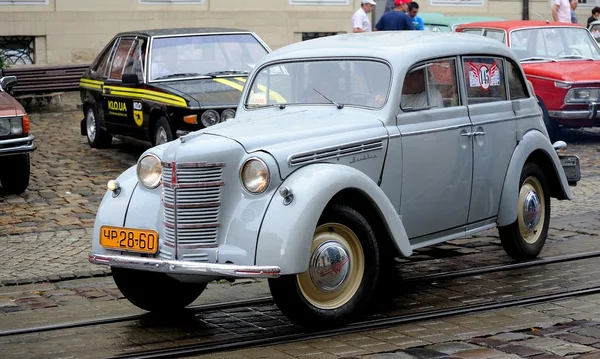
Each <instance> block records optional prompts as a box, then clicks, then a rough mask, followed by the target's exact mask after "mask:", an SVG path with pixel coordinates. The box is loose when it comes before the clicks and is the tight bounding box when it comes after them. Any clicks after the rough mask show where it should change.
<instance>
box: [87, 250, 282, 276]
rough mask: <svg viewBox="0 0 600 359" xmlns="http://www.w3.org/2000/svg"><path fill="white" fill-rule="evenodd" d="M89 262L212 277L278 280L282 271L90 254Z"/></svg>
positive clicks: (264, 267)
mask: <svg viewBox="0 0 600 359" xmlns="http://www.w3.org/2000/svg"><path fill="white" fill-rule="evenodd" d="M88 260H89V261H90V262H91V263H93V264H104V265H109V266H114V267H121V268H129V269H138V270H145V271H152V272H162V273H168V274H191V275H203V276H210V277H230V278H278V277H279V276H280V272H281V269H280V268H279V267H277V266H242V265H236V264H216V263H201V262H190V261H173V260H165V259H157V258H146V257H132V256H123V255H106V254H95V253H90V254H89V255H88Z"/></svg>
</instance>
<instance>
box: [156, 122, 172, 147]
mask: <svg viewBox="0 0 600 359" xmlns="http://www.w3.org/2000/svg"><path fill="white" fill-rule="evenodd" d="M170 141H173V131H171V126H170V125H169V121H167V118H166V117H164V116H163V117H161V118H159V119H158V121H157V122H156V126H155V127H154V141H153V143H152V144H153V145H154V146H158V145H162V144H163V143H167V142H170Z"/></svg>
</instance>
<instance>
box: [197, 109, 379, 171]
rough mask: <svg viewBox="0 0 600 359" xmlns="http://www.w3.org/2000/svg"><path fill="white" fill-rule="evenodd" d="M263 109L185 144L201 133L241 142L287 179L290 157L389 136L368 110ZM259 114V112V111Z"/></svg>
mask: <svg viewBox="0 0 600 359" xmlns="http://www.w3.org/2000/svg"><path fill="white" fill-rule="evenodd" d="M331 107H332V108H331V109H325V108H323V109H321V108H320V109H319V111H315V110H314V108H313V109H311V110H308V109H300V108H296V109H292V108H288V109H285V110H279V109H277V108H273V109H263V110H260V111H261V112H262V113H260V114H257V115H260V117H259V116H256V117H252V118H249V119H243V120H232V121H229V122H225V123H220V124H218V125H215V126H211V127H209V128H206V129H204V130H202V131H198V132H194V133H192V134H190V135H188V136H186V139H185V142H190V141H202V137H203V136H202V133H206V134H211V135H216V136H222V137H226V138H229V139H231V140H234V141H236V142H238V143H239V144H240V145H242V146H243V148H244V149H245V150H246V152H248V153H253V152H256V151H264V152H268V153H270V154H271V155H272V156H273V157H274V158H275V159H276V161H277V163H278V164H279V167H280V174H281V176H282V178H285V177H286V176H287V175H288V174H289V173H290V172H291V168H289V166H288V164H287V163H288V159H289V156H290V155H292V154H298V153H302V152H306V151H315V150H318V149H324V148H330V147H336V146H344V145H348V144H351V143H356V142H362V141H368V140H372V139H374V138H379V139H381V138H382V137H386V136H387V135H388V133H387V130H386V129H385V127H384V125H383V123H382V121H381V120H380V119H378V118H377V117H376V116H375V113H374V114H373V115H371V116H369V114H368V112H369V111H365V110H357V109H351V108H344V109H342V110H338V109H337V108H335V107H334V106H331ZM257 112H259V111H257Z"/></svg>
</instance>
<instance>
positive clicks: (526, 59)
mask: <svg viewBox="0 0 600 359" xmlns="http://www.w3.org/2000/svg"><path fill="white" fill-rule="evenodd" d="M523 61H552V62H558V61H557V60H555V59H551V58H549V57H541V56H532V57H526V58H524V59H521V60H519V62H523Z"/></svg>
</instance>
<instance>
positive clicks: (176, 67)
mask: <svg viewBox="0 0 600 359" xmlns="http://www.w3.org/2000/svg"><path fill="white" fill-rule="evenodd" d="M267 53H268V52H267V50H266V49H265V48H264V47H263V46H262V45H261V43H260V42H258V40H257V39H256V38H255V37H254V36H252V35H251V34H231V35H227V34H221V35H193V36H179V37H161V38H155V39H154V40H153V41H152V50H151V53H150V54H151V55H150V56H151V67H150V74H149V78H150V80H151V81H152V80H164V79H174V78H182V77H195V76H201V75H207V74H208V75H209V76H210V75H214V74H212V73H215V72H219V74H221V73H220V72H222V71H225V72H228V73H232V74H243V73H248V72H250V71H252V69H253V68H254V66H255V64H256V63H257V61H258V60H259V59H260V58H261V57H262V56H264V55H266V54H267Z"/></svg>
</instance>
